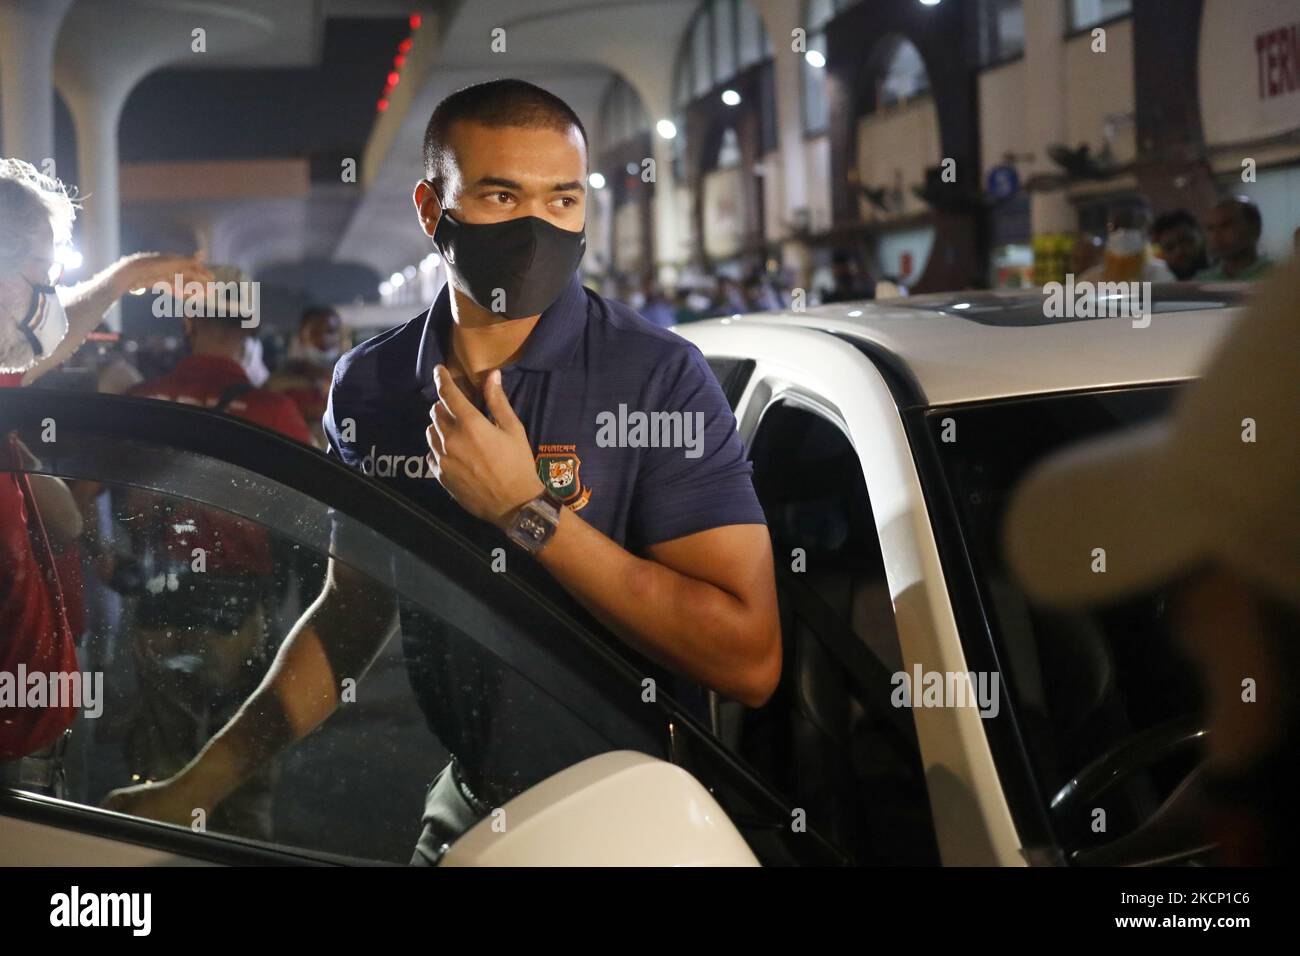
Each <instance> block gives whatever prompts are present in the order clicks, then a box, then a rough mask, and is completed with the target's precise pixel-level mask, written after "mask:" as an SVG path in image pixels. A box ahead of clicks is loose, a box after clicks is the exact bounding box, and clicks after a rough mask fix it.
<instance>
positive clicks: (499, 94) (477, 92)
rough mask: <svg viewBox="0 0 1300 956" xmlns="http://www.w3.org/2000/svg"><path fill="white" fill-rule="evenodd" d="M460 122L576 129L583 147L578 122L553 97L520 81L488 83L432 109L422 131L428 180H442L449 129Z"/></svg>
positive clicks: (448, 150) (584, 141) (584, 136)
mask: <svg viewBox="0 0 1300 956" xmlns="http://www.w3.org/2000/svg"><path fill="white" fill-rule="evenodd" d="M461 120H468V121H470V122H473V123H482V124H483V125H484V126H492V127H501V126H522V127H524V128H525V129H553V130H558V131H559V132H562V133H567V132H568V131H569V130H570V129H573V128H576V129H577V130H578V133H579V134H581V136H582V145H583V146H584V147H585V146H586V145H587V130H586V129H585V128H584V127H583V125H582V120H580V119H578V114H577V113H575V112H574V111H573V110H572V109H571V108H570V106H569V104H568V103H566V102H564V100H562V99H560V98H559V97H558V96H556V95H555V94H554V93H550V92H548V91H546V90H544V89H542V88H541V87H540V86H534V85H533V84H532V83H527V82H525V81H523V80H513V79H503V80H489V81H488V82H486V83H476V84H474V85H473V86H467V87H464V88H463V89H460V90H457V91H456V92H455V93H452V94H451V95H450V96H448V97H447V98H446V99H444V100H443V101H442V102H441V103H439V104H438V105H437V106H436V107H434V110H433V115H432V116H430V117H429V125H428V126H426V127H425V128H424V172H425V175H426V176H427V177H428V178H429V179H442V178H444V177H445V176H446V173H447V164H448V162H449V161H450V160H452V159H453V158H454V157H453V156H452V155H451V147H450V146H449V144H448V139H449V136H450V133H451V127H452V125H453V124H455V123H456V122H458V121H461Z"/></svg>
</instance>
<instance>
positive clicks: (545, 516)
mask: <svg viewBox="0 0 1300 956" xmlns="http://www.w3.org/2000/svg"><path fill="white" fill-rule="evenodd" d="M547 504H549V502H547V503H543V502H541V501H530V502H528V503H527V504H526V505H524V506H523V507H522V508H521V509H520V510H519V514H518V515H516V516H515V520H514V523H513V524H512V525H511V527H510V530H509V532H508V534H509V537H510V539H511V540H512V541H514V542H515V543H516V544H518V545H519V546H520V547H522V548H523V549H524V550H526V551H533V552H535V551H537V550H539V549H540V548H541V547H542V545H544V544H545V543H546V542H547V541H548V540H549V539H550V537H551V535H552V534H553V533H554V532H555V527H556V523H557V519H558V517H559V515H558V512H557V513H556V514H549V513H548V509H547V507H546V505H547Z"/></svg>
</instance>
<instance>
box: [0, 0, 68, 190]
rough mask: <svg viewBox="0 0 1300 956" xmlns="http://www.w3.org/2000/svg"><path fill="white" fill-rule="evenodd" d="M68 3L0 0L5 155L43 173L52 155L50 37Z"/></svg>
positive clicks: (62, 0) (63, 0) (0, 84)
mask: <svg viewBox="0 0 1300 956" xmlns="http://www.w3.org/2000/svg"><path fill="white" fill-rule="evenodd" d="M71 5H72V0H0V97H3V113H4V128H3V134H4V155H5V156H14V157H17V158H19V159H25V160H27V161H28V162H29V163H31V164H33V165H34V166H36V167H37V168H39V169H42V171H44V169H45V167H44V162H45V160H47V159H52V158H53V156H54V41H55V38H56V37H57V36H58V33H59V24H60V23H61V22H62V20H63V15H64V14H65V13H67V11H68V7H70V6H71ZM55 172H56V174H57V172H58V171H57V170H55Z"/></svg>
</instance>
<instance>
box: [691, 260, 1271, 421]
mask: <svg viewBox="0 0 1300 956" xmlns="http://www.w3.org/2000/svg"><path fill="white" fill-rule="evenodd" d="M1249 293H1250V286H1249V285H1248V284H1241V283H1216V284H1209V283H1156V284H1153V285H1152V290H1151V312H1152V315H1151V316H1150V324H1149V325H1148V326H1147V327H1145V328H1135V327H1134V325H1133V322H1132V321H1131V320H1129V319H1127V318H1100V319H1099V318H1061V319H1052V318H1047V317H1045V314H1044V312H1045V310H1044V307H1043V305H1044V294H1043V292H1041V291H1039V290H1037V289H1029V290H999V291H993V292H987V291H982V292H955V293H953V292H948V293H938V294H932V295H924V296H913V297H905V298H898V299H889V300H871V301H864V302H847V303H840V304H836V305H822V306H816V307H813V308H810V309H807V310H805V311H800V312H796V311H788V310H787V311H781V312H765V313H757V314H752V315H734V316H731V317H730V318H722V319H712V320H708V322H706V323H690V324H688V325H686V326H683V327H680V328H681V331H682V332H683V334H684V335H685V336H686V337H687V338H690V337H691V334H690V331H689V330H690V329H691V328H692V327H694V326H696V325H713V326H717V325H728V326H734V327H733V328H731V329H729V335H728V339H729V340H730V339H731V338H732V337H734V338H735V340H736V342H737V347H738V351H739V352H741V353H743V351H744V340H745V336H746V335H747V334H756V335H757V334H762V329H763V328H765V327H770V326H787V327H788V326H792V325H793V326H800V327H803V328H811V329H818V330H821V331H824V332H827V333H830V334H834V335H837V336H839V337H841V338H843V339H846V340H849V341H852V342H853V343H855V344H857V345H859V346H860V347H862V348H863V350H864V351H866V352H868V354H870V355H871V356H872V358H873V359H875V361H876V363H877V364H878V365H882V366H884V367H886V368H887V370H888V371H890V372H892V373H894V374H895V375H897V376H902V378H903V379H904V380H905V382H906V384H907V385H909V386H911V389H912V390H913V392H914V393H915V394H914V397H913V402H914V401H919V402H920V403H921V404H925V405H949V404H959V403H964V402H975V401H987V400H992V399H999V398H1011V397H1016V396H1024V395H1033V394H1041V393H1048V392H1062V391H1077V390H1082V389H1095V388H1108V387H1116V386H1126V385H1139V384H1148V383H1158V382H1171V381H1181V380H1185V379H1189V378H1193V377H1195V376H1196V375H1198V374H1199V373H1200V371H1201V369H1202V368H1203V367H1204V364H1205V362H1206V360H1207V358H1208V357H1209V354H1210V353H1211V352H1212V351H1213V349H1214V346H1215V345H1216V344H1217V343H1218V342H1219V340H1220V339H1221V338H1222V336H1223V334H1224V332H1225V331H1226V330H1227V329H1228V328H1229V326H1230V325H1231V324H1232V321H1233V319H1234V318H1235V317H1236V316H1237V315H1238V314H1239V313H1240V308H1239V306H1240V305H1241V304H1242V303H1243V301H1244V300H1245V298H1246V297H1247V296H1248V295H1249ZM741 329H747V330H748V332H741V331H740V330H741ZM738 333H739V334H738ZM911 403H912V402H909V404H911Z"/></svg>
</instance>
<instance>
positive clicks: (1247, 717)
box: [1003, 262, 1300, 864]
mask: <svg viewBox="0 0 1300 956" xmlns="http://www.w3.org/2000/svg"><path fill="white" fill-rule="evenodd" d="M1298 343H1300V262H1295V263H1292V264H1291V265H1290V266H1289V267H1288V268H1285V269H1280V270H1278V272H1277V273H1276V274H1274V275H1273V276H1272V277H1271V278H1270V279H1269V280H1267V281H1266V282H1265V283H1264V284H1262V285H1261V286H1260V288H1259V290H1258V292H1257V293H1256V295H1255V296H1254V298H1253V299H1252V300H1251V302H1250V305H1249V307H1248V308H1247V310H1246V314H1245V315H1243V316H1242V318H1241V319H1240V320H1239V321H1238V323H1237V324H1236V326H1235V327H1234V328H1233V329H1232V331H1231V332H1230V333H1229V336H1228V338H1227V339H1226V341H1225V342H1224V344H1223V345H1222V346H1221V348H1220V349H1219V350H1218V351H1217V353H1216V354H1215V355H1214V356H1213V358H1212V359H1211V360H1210V363H1209V367H1208V368H1207V370H1206V372H1205V375H1204V376H1203V377H1202V378H1201V379H1200V380H1199V381H1197V382H1196V383H1195V384H1193V385H1191V386H1190V387H1189V388H1188V389H1187V391H1186V392H1185V393H1184V394H1183V396H1182V398H1181V400H1180V402H1179V403H1178V404H1177V406H1176V407H1175V409H1174V411H1173V413H1172V415H1171V416H1170V418H1169V419H1168V420H1164V421H1161V422H1158V423H1156V424H1150V425H1146V426H1143V427H1140V428H1134V429H1130V430H1127V431H1124V432H1121V433H1118V434H1113V435H1110V436H1106V437H1104V438H1100V439H1096V440H1092V441H1089V442H1085V443H1082V444H1079V445H1075V446H1073V447H1071V448H1068V449H1066V450H1064V451H1062V452H1060V453H1058V454H1056V455H1053V456H1050V457H1049V458H1047V459H1045V460H1044V461H1043V462H1040V463H1039V464H1038V465H1037V466H1036V467H1035V468H1034V470H1033V471H1032V472H1031V473H1030V474H1029V475H1028V476H1027V477H1026V478H1025V480H1024V481H1023V482H1022V483H1021V485H1020V486H1019V488H1017V489H1016V492H1015V493H1014V495H1013V496H1012V499H1011V502H1010V504H1009V507H1008V511H1007V516H1006V523H1005V526H1004V529H1003V530H1004V546H1005V550H1006V555H1007V559H1008V563H1009V566H1010V567H1011V569H1012V571H1013V572H1014V573H1015V575H1016V576H1017V577H1018V578H1019V579H1020V582H1021V583H1022V585H1023V586H1024V588H1025V590H1026V592H1027V593H1028V594H1029V595H1030V596H1031V597H1033V598H1035V599H1036V600H1038V601H1040V602H1042V603H1044V604H1049V605H1055V606H1058V607H1080V606H1084V605H1093V604H1105V603H1112V602H1115V601H1118V600H1121V599H1123V598H1126V597H1129V596H1133V595H1135V594H1137V593H1138V592H1141V591H1144V590H1148V589H1151V588H1154V587H1156V586H1158V585H1166V584H1168V583H1170V582H1177V583H1178V584H1179V587H1178V588H1177V591H1176V596H1175V599H1174V600H1173V601H1172V602H1171V612H1172V615H1171V622H1172V624H1173V628H1174V631H1175V633H1176V634H1177V635H1178V637H1179V638H1180V640H1181V641H1182V643H1183V646H1184V647H1185V648H1186V650H1187V652H1188V654H1189V655H1190V656H1191V658H1192V659H1193V660H1194V661H1195V662H1196V664H1197V665H1198V667H1199V669H1200V671H1201V674H1202V678H1203V680H1204V683H1205V687H1206V690H1207V703H1208V709H1209V715H1208V718H1209V727H1210V729H1211V734H1210V738H1209V746H1208V755H1207V759H1206V764H1205V768H1204V769H1205V771H1206V774H1207V780H1208V784H1207V792H1208V793H1209V794H1210V795H1211V796H1213V797H1214V798H1215V800H1214V803H1213V815H1212V818H1211V819H1212V822H1211V824H1210V826H1211V827H1212V829H1213V830H1214V835H1215V836H1216V837H1217V839H1218V842H1219V844H1220V849H1221V851H1222V853H1223V856H1224V858H1225V860H1226V861H1227V862H1236V863H1261V864H1262V863H1281V862H1286V863H1292V862H1294V860H1295V850H1296V848H1297V842H1298V841H1297V837H1298V835H1300V824H1297V821H1296V817H1295V814H1294V807H1293V804H1294V801H1295V798H1296V791H1295V789H1294V784H1295V783H1296V780H1297V773H1296V771H1297V766H1298V765H1300V503H1298V502H1297V497H1298V496H1300V348H1298ZM1096 548H1102V549H1104V550H1105V555H1106V562H1105V570H1104V571H1096V572H1094V570H1093V568H1094V562H1093V551H1094V549H1096ZM1244 688H1247V689H1253V691H1254V692H1255V693H1257V695H1258V699H1257V700H1256V699H1255V693H1248V692H1245V691H1244Z"/></svg>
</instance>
